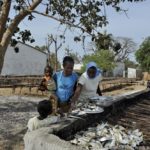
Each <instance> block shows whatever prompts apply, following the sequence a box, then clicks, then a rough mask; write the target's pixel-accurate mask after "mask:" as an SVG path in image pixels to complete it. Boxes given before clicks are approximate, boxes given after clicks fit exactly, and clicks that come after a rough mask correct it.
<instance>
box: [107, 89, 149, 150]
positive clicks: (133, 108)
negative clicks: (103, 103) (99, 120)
mask: <svg viewBox="0 0 150 150" xmlns="http://www.w3.org/2000/svg"><path fill="white" fill-rule="evenodd" d="M118 106H120V108H118V110H117V111H116V112H115V113H112V114H111V115H110V116H109V117H107V119H106V120H107V121H108V122H109V123H111V124H119V125H122V126H124V127H126V128H132V129H136V128H137V129H140V130H141V131H142V132H143V135H144V142H143V143H142V144H141V145H144V146H149V148H150V92H149V93H147V94H145V95H143V96H140V97H137V98H135V100H134V101H128V102H124V104H122V106H121V105H118Z"/></svg>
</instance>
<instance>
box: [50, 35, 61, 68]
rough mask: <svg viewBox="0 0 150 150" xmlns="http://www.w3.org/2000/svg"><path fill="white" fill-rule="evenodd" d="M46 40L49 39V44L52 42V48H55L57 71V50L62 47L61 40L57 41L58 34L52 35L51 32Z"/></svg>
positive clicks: (56, 66)
mask: <svg viewBox="0 0 150 150" xmlns="http://www.w3.org/2000/svg"><path fill="white" fill-rule="evenodd" d="M48 41H49V44H50V45H51V44H52V43H54V49H55V71H57V69H58V51H59V50H60V48H61V47H62V42H58V36H55V37H54V36H53V35H52V34H51V35H48ZM49 52H50V51H49Z"/></svg>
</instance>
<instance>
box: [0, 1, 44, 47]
mask: <svg viewBox="0 0 150 150" xmlns="http://www.w3.org/2000/svg"><path fill="white" fill-rule="evenodd" d="M41 2H42V0H34V1H33V3H32V4H31V5H30V6H29V7H28V8H27V9H25V10H21V11H20V13H19V14H18V15H16V16H15V18H14V19H13V21H12V22H11V24H10V25H9V27H8V28H7V30H6V32H5V33H4V35H3V38H2V41H1V45H2V46H7V45H8V44H9V41H10V39H11V36H12V34H13V33H14V31H15V29H16V27H17V26H18V24H19V23H20V22H21V21H22V20H23V19H24V18H25V17H26V16H27V15H28V14H30V12H32V11H33V10H34V9H35V8H36V7H37V6H38V5H39V4H40V3H41Z"/></svg>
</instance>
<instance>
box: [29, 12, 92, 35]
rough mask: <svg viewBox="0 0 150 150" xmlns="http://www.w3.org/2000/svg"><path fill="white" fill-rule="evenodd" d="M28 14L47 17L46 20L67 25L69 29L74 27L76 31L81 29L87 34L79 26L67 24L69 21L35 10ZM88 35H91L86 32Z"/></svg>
mask: <svg viewBox="0 0 150 150" xmlns="http://www.w3.org/2000/svg"><path fill="white" fill-rule="evenodd" d="M30 13H36V14H39V15H42V16H45V17H48V18H51V19H53V20H56V21H58V22H60V23H63V24H66V25H69V26H71V27H75V28H78V29H81V30H82V31H85V32H87V31H86V30H85V29H84V28H82V27H81V26H79V24H73V23H72V22H69V21H66V20H64V19H59V18H56V17H54V16H51V15H48V14H45V13H42V12H39V11H36V10H32V11H30ZM87 33H88V34H89V35H92V34H91V33H90V32H87Z"/></svg>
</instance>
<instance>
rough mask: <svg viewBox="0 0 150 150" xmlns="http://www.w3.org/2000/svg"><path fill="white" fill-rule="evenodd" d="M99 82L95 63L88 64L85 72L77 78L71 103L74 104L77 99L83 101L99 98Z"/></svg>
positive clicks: (99, 77)
mask: <svg viewBox="0 0 150 150" xmlns="http://www.w3.org/2000/svg"><path fill="white" fill-rule="evenodd" d="M100 81H101V71H100V69H99V68H97V64H96V63H95V62H89V63H88V64H87V66H86V72H84V73H83V74H82V75H81V77H80V78H79V81H78V85H77V88H76V91H75V94H74V96H73V97H72V103H75V101H76V100H77V99H79V101H80V100H81V101H83V100H86V99H87V98H91V97H95V96H101V95H102V94H101V90H100V87H99V82H100Z"/></svg>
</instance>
